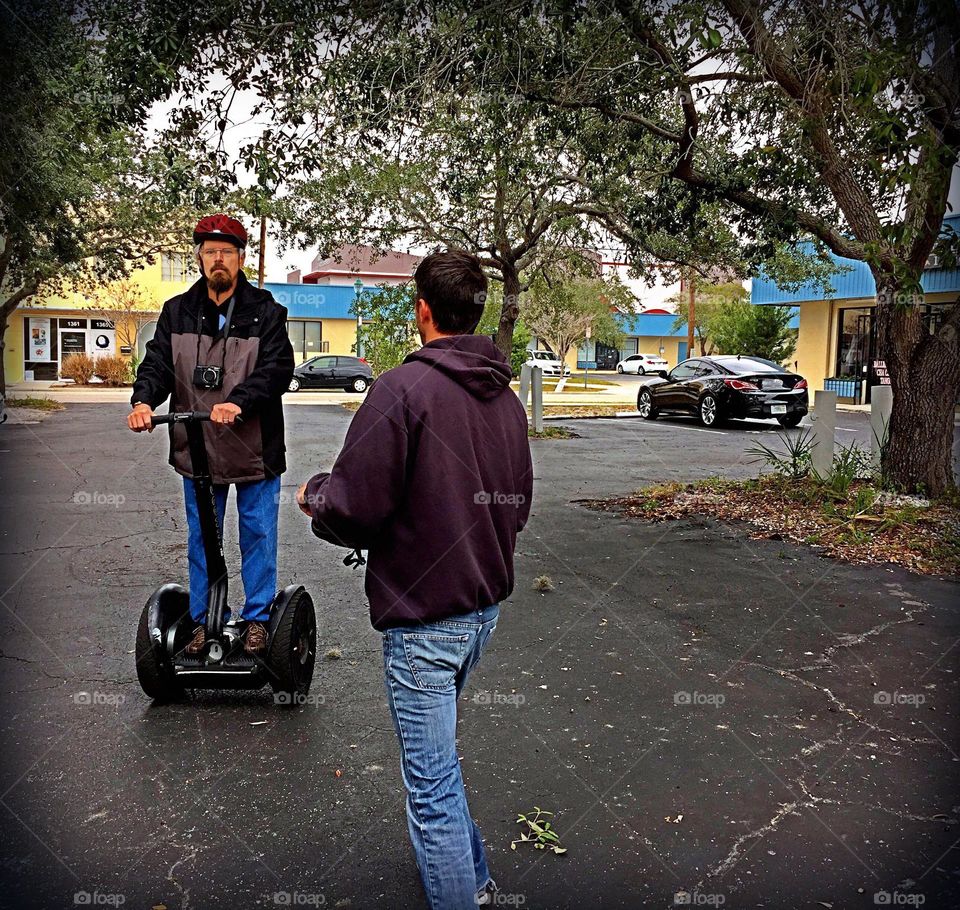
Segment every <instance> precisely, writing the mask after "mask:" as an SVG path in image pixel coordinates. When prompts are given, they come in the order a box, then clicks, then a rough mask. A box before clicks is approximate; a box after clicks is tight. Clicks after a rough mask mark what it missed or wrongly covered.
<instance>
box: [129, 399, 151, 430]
mask: <svg viewBox="0 0 960 910" xmlns="http://www.w3.org/2000/svg"><path fill="white" fill-rule="evenodd" d="M127 426H128V427H130V429H131V430H133V432H134V433H142V432H143V431H144V430H146V431H147V432H148V433H152V432H153V408H151V407H150V405H148V404H144V403H143V402H142V401H141V402H138V403H137V406H136V407H135V408H134V409H133V410H132V411H131V412H130V413H129V414H128V415H127Z"/></svg>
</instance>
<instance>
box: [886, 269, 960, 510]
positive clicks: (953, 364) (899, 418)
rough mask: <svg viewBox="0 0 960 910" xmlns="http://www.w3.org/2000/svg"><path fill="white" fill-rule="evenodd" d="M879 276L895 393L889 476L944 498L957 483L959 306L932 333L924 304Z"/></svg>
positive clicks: (951, 308)
mask: <svg viewBox="0 0 960 910" xmlns="http://www.w3.org/2000/svg"><path fill="white" fill-rule="evenodd" d="M875 278H876V281H877V309H876V319H877V355H876V356H877V357H878V358H879V359H881V360H884V361H885V362H886V367H887V372H888V375H889V376H890V386H891V389H892V391H893V409H892V412H891V415H890V425H889V428H888V434H887V436H888V438H887V443H886V446H885V447H884V450H883V452H882V457H881V465H880V467H881V471H882V473H883V476H884V478H885V479H886V480H887V481H888V482H889V483H890V484H892V485H893V486H894V487H896V488H897V489H901V490H905V491H909V492H918V493H922V494H924V495H927V496H940V495H942V494H943V493H945V492H946V491H947V490H948V489H949V488H951V487H953V486H955V483H956V480H955V478H954V473H953V433H954V430H953V421H954V410H955V407H956V402H957V396H958V394H960V340H958V332H957V323H958V321H960V303H954V304H952V305H951V304H947V305H946V306H945V307H944V309H945V313H944V319H943V322H942V323H941V325H940V327H939V329H938V330H937V332H936V333H935V334H932V335H931V334H930V332H929V327H928V324H927V323H926V322H925V321H924V319H923V317H922V314H921V312H920V308H919V306H918V305H917V303H918V300H919V298H917V297H916V296H915V295H913V294H909V293H904V291H903V289H902V286H901V285H899V284H898V283H897V281H896V280H895V279H894V278H891V277H890V276H888V275H877V276H875Z"/></svg>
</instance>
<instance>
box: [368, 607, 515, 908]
mask: <svg viewBox="0 0 960 910" xmlns="http://www.w3.org/2000/svg"><path fill="white" fill-rule="evenodd" d="M499 613H500V607H499V605H498V604H494V605H493V606H492V607H484V608H483V609H481V610H474V611H472V612H470V613H465V614H458V615H457V616H451V617H450V618H449V619H444V620H439V621H437V622H428V623H423V624H418V625H409V626H398V627H396V628H392V629H387V631H386V632H384V633H383V667H384V675H385V678H386V686H387V701H388V702H389V704H390V713H391V715H392V716H393V725H394V728H395V729H396V731H397V737H398V739H399V740H400V770H401V772H402V774H403V785H404V786H405V787H406V789H407V829H408V830H409V832H410V840H411V841H412V842H413V850H414V853H415V854H416V857H417V866H418V867H419V868H420V877H421V879H422V880H423V887H424V890H425V891H426V892H427V903H428V905H429V907H430V910H469V908H473V907H476V906H477V894H478V892H480V891H481V890H482V889H483V888H484V887H485V886H486V885H487V884H488V883H489V882H490V881H491V878H490V870H489V869H488V868H487V858H486V855H485V854H484V850H483V841H482V840H481V839H480V831H479V830H478V829H477V826H476V824H475V823H474V821H473V819H472V818H471V817H470V810H469V809H468V808H467V795H466V793H465V792H464V789H463V778H462V777H461V776H460V762H459V760H458V758H457V740H456V737H457V698H458V697H459V696H460V693H461V692H462V691H463V687H464V685H465V684H466V681H467V677H468V676H469V674H470V671H471V670H472V669H473V668H474V666H476V663H477V661H478V660H480V655H481V654H482V653H483V649H484V647H485V646H486V644H487V642H488V641H489V639H490V636H491V635H492V634H493V630H494V629H495V628H496V627H497V617H498V616H499Z"/></svg>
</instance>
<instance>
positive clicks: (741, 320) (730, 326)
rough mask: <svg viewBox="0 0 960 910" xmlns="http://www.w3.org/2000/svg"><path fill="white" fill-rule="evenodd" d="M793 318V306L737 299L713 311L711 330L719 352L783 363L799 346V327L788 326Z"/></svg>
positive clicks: (709, 320) (709, 322)
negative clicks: (754, 303) (763, 304)
mask: <svg viewBox="0 0 960 910" xmlns="http://www.w3.org/2000/svg"><path fill="white" fill-rule="evenodd" d="M792 319H793V311H792V309H791V308H790V307H785V306H754V305H753V304H751V303H750V302H749V301H746V300H738V301H731V302H728V303H723V304H720V305H719V306H718V307H717V308H716V310H715V311H714V312H713V313H711V314H710V316H709V319H708V327H709V328H708V331H709V332H710V335H711V337H712V338H713V342H714V346H715V349H716V351H717V353H720V354H749V355H751V356H753V357H764V358H766V359H767V360H772V361H773V362H774V363H781V364H782V363H784V362H786V361H787V360H789V358H790V357H791V355H792V354H793V351H794V349H795V348H796V345H797V330H796V329H792V328H790V325H789V324H790V321H791V320H792Z"/></svg>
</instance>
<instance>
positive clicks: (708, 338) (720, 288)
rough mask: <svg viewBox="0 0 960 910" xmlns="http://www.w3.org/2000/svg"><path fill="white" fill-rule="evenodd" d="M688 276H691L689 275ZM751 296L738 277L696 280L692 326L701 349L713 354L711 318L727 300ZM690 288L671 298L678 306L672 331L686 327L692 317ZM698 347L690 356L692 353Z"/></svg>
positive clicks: (740, 299)
mask: <svg viewBox="0 0 960 910" xmlns="http://www.w3.org/2000/svg"><path fill="white" fill-rule="evenodd" d="M688 280H689V278H688ZM747 298H749V294H748V293H747V291H746V288H744V286H743V285H742V284H740V283H739V282H737V281H731V282H724V283H719V284H718V283H714V282H705V281H697V280H696V279H694V285H693V303H694V308H693V328H694V335H695V337H696V338H698V339H699V343H700V353H701V354H710V353H712V352H713V349H714V347H715V342H714V337H713V323H712V320H713V319H715V318H716V315H717V313H718V312H719V311H720V310H721V309H722V308H723V306H724V305H725V304H728V303H733V302H737V301H743V300H745V299H747ZM689 301H690V298H689V291H688V290H687V289H686V288H684V289H683V290H681V291H678V292H677V293H676V294H674V295H673V296H672V297H670V298H669V301H668V302H669V303H672V304H673V305H674V307H675V308H676V312H677V318H676V319H674V321H673V325H672V326H671V327H670V331H671V332H679V331H680V330H681V329H682V328H684V327H685V326H686V324H687V322H688V318H689ZM695 354H696V352H695V351H690V353H689V354H688V356H690V357H693V356H694V355H695Z"/></svg>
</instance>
